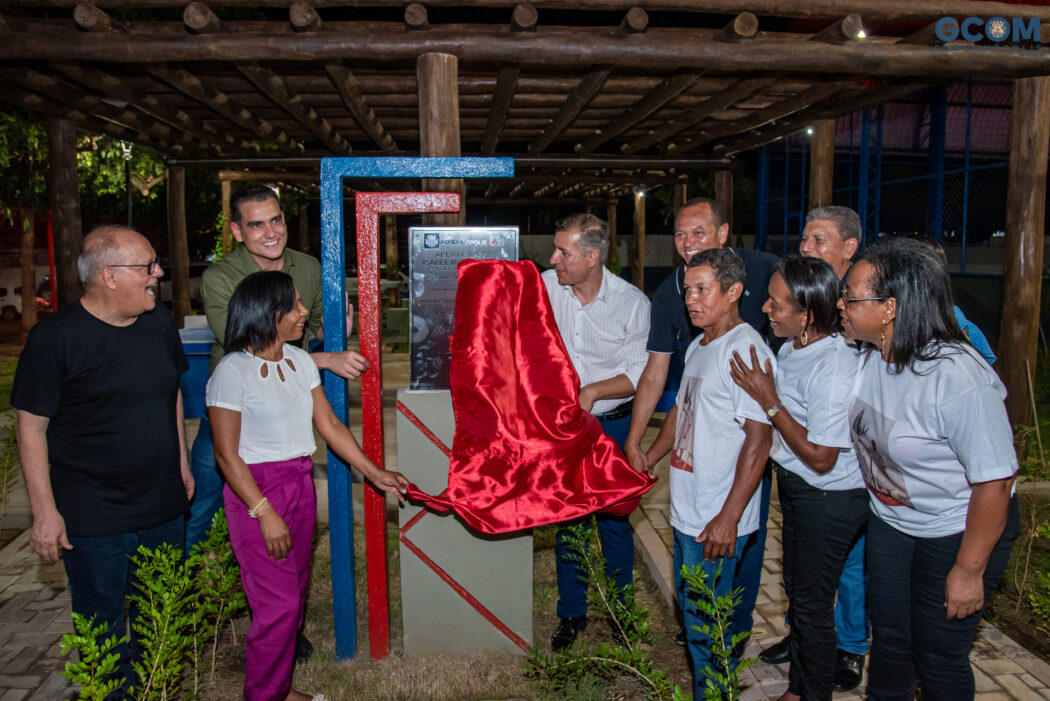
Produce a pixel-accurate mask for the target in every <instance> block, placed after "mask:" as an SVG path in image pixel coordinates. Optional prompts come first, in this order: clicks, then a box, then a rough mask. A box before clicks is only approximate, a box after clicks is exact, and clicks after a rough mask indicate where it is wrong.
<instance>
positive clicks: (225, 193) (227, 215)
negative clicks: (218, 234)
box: [219, 180, 233, 255]
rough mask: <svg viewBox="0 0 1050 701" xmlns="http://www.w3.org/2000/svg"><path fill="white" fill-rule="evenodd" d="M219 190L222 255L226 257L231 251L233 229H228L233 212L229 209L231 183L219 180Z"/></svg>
mask: <svg viewBox="0 0 1050 701" xmlns="http://www.w3.org/2000/svg"><path fill="white" fill-rule="evenodd" d="M219 190H220V192H221V194H222V254H223V255H226V254H227V253H229V252H230V251H232V250H233V229H232V228H231V227H230V221H232V219H233V216H232V215H233V210H231V209H230V197H231V196H232V195H233V183H232V182H230V181H229V180H220V181H219Z"/></svg>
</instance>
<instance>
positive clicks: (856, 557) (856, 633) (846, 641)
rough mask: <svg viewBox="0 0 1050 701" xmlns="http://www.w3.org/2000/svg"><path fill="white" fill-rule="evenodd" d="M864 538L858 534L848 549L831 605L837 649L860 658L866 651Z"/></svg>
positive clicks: (866, 581) (867, 628) (867, 625)
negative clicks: (833, 604)
mask: <svg viewBox="0 0 1050 701" xmlns="http://www.w3.org/2000/svg"><path fill="white" fill-rule="evenodd" d="M864 547H865V536H864V533H861V534H860V537H859V538H857V541H856V542H855V543H854V544H853V547H852V548H850V551H849V555H847V556H846V562H845V563H843V565H842V576H840V577H839V589H838V599H837V600H836V602H835V637H836V638H837V639H838V647H839V650H842V651H844V652H851V653H853V654H854V655H863V654H865V653H867V651H868V634H869V632H870V626H871V624H870V623H869V621H868V602H867V593H868V573H867V570H865V568H864Z"/></svg>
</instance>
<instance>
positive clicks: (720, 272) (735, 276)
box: [687, 248, 747, 292]
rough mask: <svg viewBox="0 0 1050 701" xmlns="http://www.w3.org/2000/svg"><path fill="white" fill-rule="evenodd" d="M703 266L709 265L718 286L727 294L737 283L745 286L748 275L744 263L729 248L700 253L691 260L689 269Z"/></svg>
mask: <svg viewBox="0 0 1050 701" xmlns="http://www.w3.org/2000/svg"><path fill="white" fill-rule="evenodd" d="M701 265H709V266H711V269H712V270H714V271H715V279H717V280H718V286H719V287H721V288H722V291H723V292H725V291H726V290H728V289H729V288H730V287H732V286H733V285H735V284H736V283H738V282H739V283H740V284H741V285H742V284H744V280H746V279H747V273H746V271H745V270H744V261H742V260H741V259H740V256H738V255H737V254H736V253H733V251H732V250H730V249H728V248H709V249H707V250H706V251H700V252H699V253H697V254H696V255H695V256H693V257H692V258H690V259H689V263H688V264H687V267H689V268H696V267H699V266H701Z"/></svg>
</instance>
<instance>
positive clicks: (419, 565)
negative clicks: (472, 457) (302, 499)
mask: <svg viewBox="0 0 1050 701" xmlns="http://www.w3.org/2000/svg"><path fill="white" fill-rule="evenodd" d="M397 399H398V403H399V404H403V405H404V406H405V408H406V409H407V410H408V412H410V413H411V415H413V416H414V417H415V418H416V419H417V421H413V420H412V419H411V418H410V417H409V416H406V413H405V412H403V411H401V410H400V407H399V411H398V415H397V455H398V469H399V470H400V471H401V472H402V473H403V474H404V475H405V476H406V477H408V479H409V480H411V481H412V482H414V483H415V484H416V485H418V486H419V488H420V489H422V490H423V491H425V492H427V493H429V494H435V495H436V494H440V493H441V492H442V491H444V490H445V488H446V487H447V486H448V466H449V459H448V456H447V454H446V453H445V452H444V451H443V450H442V448H441V447H440V446H439V445H437V444H436V443H435V440H436V441H437V442H440V443H441V444H443V446H444V447H445V448H446V449H450V448H451V447H452V436H453V433H454V431H455V419H454V417H453V415H452V397H451V394H450V393H449V392H448V390H408V389H401V390H398V393H397ZM421 427H425V429H426V430H428V431H429V432H430V433H432V434H433V436H434V440H432V439H431V438H430V437H428V436H427V435H426V433H425V432H424V430H422V428H421ZM399 513H400V523H399V525H400V528H401V543H400V556H401V603H402V611H403V618H404V632H405V654H406V655H426V654H438V653H440V654H448V653H464V654H466V653H471V652H477V651H508V652H521V653H524V652H525V651H526V650H527V648H528V647H530V646H531V645H532V536H531V532H529V533H526V534H517V535H511V536H489V535H485V534H483V533H479V532H477V531H473V530H471V529H470V528H468V527H467V526H466V525H465V524H464V523H463V522H462V521H460V520H459V519H458V518H456V516H455V515H454V514H451V513H449V514H436V513H432V512H427V511H426V510H425V509H422V508H421V507H419V506H416V505H413V504H409V505H407V506H406V508H403V509H401V510H400V512H399Z"/></svg>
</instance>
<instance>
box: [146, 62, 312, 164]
mask: <svg viewBox="0 0 1050 701" xmlns="http://www.w3.org/2000/svg"><path fill="white" fill-rule="evenodd" d="M144 68H145V70H146V72H148V73H149V74H150V75H152V76H153V77H154V78H156V79H158V80H160V81H163V82H165V83H167V84H168V85H170V86H171V87H173V88H175V89H176V90H178V91H179V92H181V93H183V94H184V95H186V96H187V97H190V98H192V99H194V100H197V101H198V102H200V103H202V104H204V105H206V106H208V107H209V108H210V109H211V110H213V111H214V112H215V113H217V114H218V115H219V116H221V117H223V118H224V119H227V120H229V121H230V122H231V123H232V124H234V125H236V126H238V127H241V128H242V129H245V130H246V131H250V132H252V133H253V134H255V135H256V136H257V137H259V138H260V139H264V140H266V141H270V142H272V143H274V144H277V146H278V148H280V149H282V150H284V151H293V152H298V153H302V151H303V145H302V144H300V143H299V142H297V141H296V140H295V139H292V138H290V137H289V136H288V135H287V134H285V133H284V131H283V130H281V129H279V128H278V127H276V126H274V125H273V124H272V123H270V122H268V121H267V120H265V119H258V118H256V117H254V116H253V115H252V113H251V112H249V111H248V110H247V109H245V108H244V107H241V106H240V105H238V104H237V103H236V102H234V101H233V100H232V99H230V97H229V95H227V94H226V93H224V92H222V91H220V90H216V89H214V88H212V87H210V86H208V85H207V84H206V83H205V82H204V81H203V80H202V79H200V78H199V77H197V76H196V75H194V74H193V73H190V72H189V71H187V70H184V69H182V68H178V67H174V66H158V65H146V66H145V67H144Z"/></svg>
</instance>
